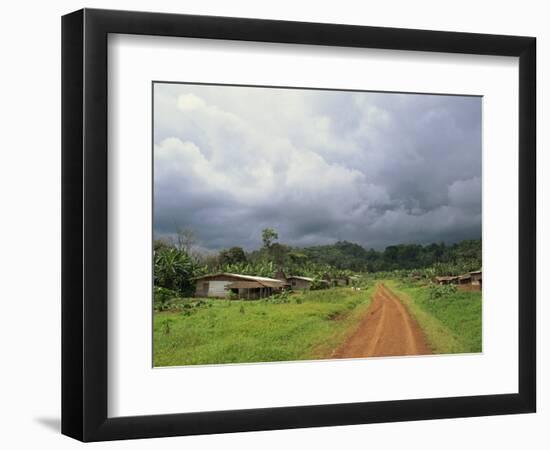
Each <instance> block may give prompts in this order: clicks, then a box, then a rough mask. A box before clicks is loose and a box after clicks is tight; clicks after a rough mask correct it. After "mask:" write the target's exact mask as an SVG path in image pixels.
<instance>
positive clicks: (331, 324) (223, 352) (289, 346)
mask: <svg viewBox="0 0 550 450" xmlns="http://www.w3.org/2000/svg"><path fill="white" fill-rule="evenodd" d="M371 295H372V288H371V289H362V290H361V291H352V290H351V289H350V288H337V289H329V290H326V291H310V292H303V293H297V294H294V295H291V296H290V297H289V299H290V302H289V303H280V304H276V303H271V302H268V301H262V300H252V301H244V300H213V299H204V300H205V301H206V305H205V306H201V307H200V308H195V309H193V310H192V311H179V312H156V313H154V325H153V338H154V349H153V359H154V366H156V367H159V366H174V365H194V364H222V363H246V362H268V361H296V360H305V359H323V358H327V357H330V354H331V353H332V351H333V350H334V349H335V348H337V347H338V346H339V345H340V344H341V343H342V342H343V341H344V340H345V338H346V337H347V336H349V334H350V333H352V332H353V331H354V330H355V328H356V326H357V325H358V323H359V320H360V318H361V315H362V313H364V312H365V311H366V309H367V308H368V306H369V305H370V302H371Z"/></svg>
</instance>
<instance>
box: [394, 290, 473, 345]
mask: <svg viewBox="0 0 550 450" xmlns="http://www.w3.org/2000/svg"><path fill="white" fill-rule="evenodd" d="M387 284H388V285H389V286H393V287H397V288H398V289H399V291H401V295H400V296H401V299H402V300H403V302H404V303H405V305H406V306H407V307H408V309H409V311H410V312H411V314H412V315H413V317H414V318H415V319H416V321H417V322H418V323H419V325H420V326H421V327H422V329H423V331H424V333H425V334H426V337H427V338H428V341H429V343H430V345H431V347H432V349H433V351H434V353H477V352H481V351H482V347H481V334H482V326H481V323H482V302H481V292H479V291H477V292H475V291H474V292H465V291H458V290H456V286H452V285H448V286H438V288H447V287H450V289H445V290H442V289H441V290H438V291H439V292H445V294H444V295H443V296H440V297H438V298H437V299H433V298H431V295H432V292H434V290H432V289H431V288H429V287H426V286H416V287H406V286H404V285H402V284H401V283H399V282H396V281H393V282H387ZM453 288H454V289H453ZM394 290H395V289H394ZM399 291H397V292H398V293H399ZM453 291H454V292H453Z"/></svg>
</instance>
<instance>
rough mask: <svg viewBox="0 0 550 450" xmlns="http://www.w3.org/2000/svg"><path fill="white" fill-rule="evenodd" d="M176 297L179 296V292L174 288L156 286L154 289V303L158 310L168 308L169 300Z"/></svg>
mask: <svg viewBox="0 0 550 450" xmlns="http://www.w3.org/2000/svg"><path fill="white" fill-rule="evenodd" d="M174 298H178V293H177V292H176V291H173V290H172V289H167V288H163V287H159V286H155V287H154V289H153V304H154V307H155V310H157V311H163V310H165V309H167V307H168V302H169V301H170V300H172V299H174Z"/></svg>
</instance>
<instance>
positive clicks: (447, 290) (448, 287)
mask: <svg viewBox="0 0 550 450" xmlns="http://www.w3.org/2000/svg"><path fill="white" fill-rule="evenodd" d="M456 292H457V287H456V285H454V284H445V285H442V286H440V285H431V286H430V293H429V298H430V300H437V299H440V298H444V297H448V296H450V295H453V294H455V293H456Z"/></svg>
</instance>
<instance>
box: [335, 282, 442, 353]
mask: <svg viewBox="0 0 550 450" xmlns="http://www.w3.org/2000/svg"><path fill="white" fill-rule="evenodd" d="M431 353H432V351H431V349H430V347H429V345H428V343H427V341H426V338H425V336H424V333H423V331H422V329H421V328H420V327H419V326H418V324H417V323H416V321H415V320H414V319H413V318H412V317H411V315H410V314H409V312H408V311H407V309H406V307H405V306H404V305H403V304H402V303H401V302H400V301H399V299H398V298H397V296H396V295H395V294H394V293H393V292H392V291H391V290H390V289H388V288H387V287H386V286H385V285H384V284H383V283H379V284H378V285H377V286H376V290H375V292H374V296H373V301H372V304H371V305H370V307H369V309H368V310H367V312H366V314H365V316H364V317H363V319H362V320H361V322H360V323H359V326H358V328H357V331H355V333H354V334H352V335H351V336H350V337H349V338H348V339H347V340H346V341H345V342H344V343H343V344H342V345H341V346H340V347H339V348H337V349H336V350H335V352H334V353H333V355H332V357H333V358H366V357H371V356H405V355H427V354H431Z"/></svg>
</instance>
